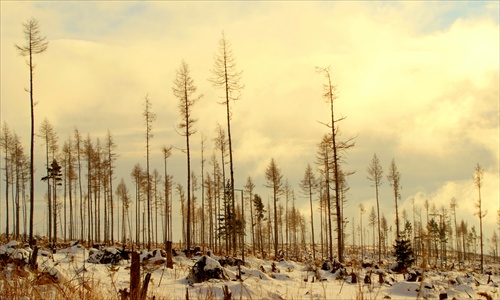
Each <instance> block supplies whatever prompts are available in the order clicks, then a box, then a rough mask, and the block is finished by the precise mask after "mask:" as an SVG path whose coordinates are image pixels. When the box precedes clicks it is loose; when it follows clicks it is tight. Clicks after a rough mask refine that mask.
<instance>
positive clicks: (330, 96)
mask: <svg viewBox="0 0 500 300" xmlns="http://www.w3.org/2000/svg"><path fill="white" fill-rule="evenodd" d="M317 71H318V72H320V73H323V74H324V75H325V78H326V79H327V81H328V83H327V84H325V85H324V86H323V88H324V90H325V93H324V94H323V97H324V98H325V99H326V101H327V102H328V103H329V104H330V113H331V123H330V124H329V125H328V124H326V125H327V126H328V127H330V129H331V130H332V136H331V139H332V149H333V179H334V182H335V208H336V214H337V218H336V219H337V246H338V247H337V251H338V257H339V261H340V262H341V263H342V262H344V238H343V232H342V230H341V229H342V225H343V224H342V221H343V220H342V209H341V202H340V201H341V200H340V189H341V182H340V176H341V175H340V166H339V163H340V159H339V153H338V152H339V144H338V141H337V138H338V136H337V133H338V126H337V125H336V123H338V122H339V121H341V120H343V119H344V118H340V119H337V120H336V119H335V115H334V109H333V101H334V100H335V99H337V94H336V92H337V89H336V87H335V86H334V85H333V84H332V79H331V76H330V68H317Z"/></svg>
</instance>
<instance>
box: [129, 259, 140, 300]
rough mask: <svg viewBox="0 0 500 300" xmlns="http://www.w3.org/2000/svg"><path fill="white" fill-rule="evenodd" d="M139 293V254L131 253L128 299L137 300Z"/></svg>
mask: <svg viewBox="0 0 500 300" xmlns="http://www.w3.org/2000/svg"><path fill="white" fill-rule="evenodd" d="M140 291H141V257H140V255H139V252H137V251H134V252H132V263H131V265H130V299H139V296H140Z"/></svg>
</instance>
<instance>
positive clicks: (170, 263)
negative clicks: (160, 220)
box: [166, 241, 174, 269]
mask: <svg viewBox="0 0 500 300" xmlns="http://www.w3.org/2000/svg"><path fill="white" fill-rule="evenodd" d="M166 251H167V268H169V269H173V268H174V261H173V260H172V242H171V241H167V249H166Z"/></svg>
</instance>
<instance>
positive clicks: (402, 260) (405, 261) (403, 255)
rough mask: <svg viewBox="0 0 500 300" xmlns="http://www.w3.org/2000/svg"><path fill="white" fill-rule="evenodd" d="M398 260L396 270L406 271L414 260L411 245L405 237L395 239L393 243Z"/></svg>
mask: <svg viewBox="0 0 500 300" xmlns="http://www.w3.org/2000/svg"><path fill="white" fill-rule="evenodd" d="M393 254H394V255H395V256H396V261H397V262H398V268H397V270H398V271H399V272H403V271H406V270H407V269H408V267H410V266H411V265H412V264H413V263H414V262H415V256H414V254H413V249H412V247H411V243H410V240H409V239H407V238H399V239H396V244H394V253H393Z"/></svg>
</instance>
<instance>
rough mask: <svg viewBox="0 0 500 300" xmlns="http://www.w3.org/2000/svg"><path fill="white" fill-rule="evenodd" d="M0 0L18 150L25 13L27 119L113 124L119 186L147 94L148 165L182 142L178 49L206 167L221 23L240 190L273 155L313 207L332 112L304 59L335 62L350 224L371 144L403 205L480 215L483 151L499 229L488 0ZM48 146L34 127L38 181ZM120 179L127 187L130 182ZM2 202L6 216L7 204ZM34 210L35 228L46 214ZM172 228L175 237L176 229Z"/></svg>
mask: <svg viewBox="0 0 500 300" xmlns="http://www.w3.org/2000/svg"><path fill="white" fill-rule="evenodd" d="M0 5H1V67H0V68H1V122H2V123H3V122H7V124H8V125H9V127H10V128H11V129H12V130H13V131H15V132H16V133H17V134H18V135H19V136H21V138H22V142H23V145H24V147H25V149H26V150H27V149H29V125H30V121H29V95H28V94H27V93H26V92H25V91H24V88H25V87H27V86H28V80H29V77H28V75H29V73H28V68H27V66H26V64H25V59H24V58H23V57H20V56H19V55H18V54H17V53H16V51H15V48H14V44H23V43H24V36H23V31H22V22H24V21H25V20H27V19H29V18H30V17H35V18H36V19H37V20H38V21H39V24H40V26H41V32H42V34H43V35H45V36H47V40H48V41H49V42H50V44H49V48H48V50H47V52H46V53H44V54H42V55H39V56H37V57H35V62H36V64H37V68H36V75H35V76H36V77H35V99H36V101H37V102H38V105H37V106H36V128H37V130H38V128H39V125H40V124H41V122H42V121H43V119H44V118H47V119H48V120H49V121H50V122H51V123H52V124H53V125H54V126H55V129H56V131H57V133H58V136H59V141H60V142H59V144H60V146H62V144H63V142H64V141H65V140H66V139H67V138H68V136H69V135H70V134H72V132H73V129H74V128H75V127H76V128H78V129H79V130H80V132H81V133H83V134H84V135H86V134H87V133H89V134H90V136H91V138H92V139H94V140H95V139H96V138H98V137H99V138H100V139H101V141H103V140H104V137H105V134H106V132H107V130H108V129H109V130H110V131H111V133H112V135H113V136H114V138H115V142H116V144H117V146H118V148H117V150H116V151H117V153H118V154H119V157H118V160H117V162H116V164H117V180H116V183H118V181H119V180H120V178H122V177H123V178H124V179H125V180H126V181H127V182H128V183H131V179H130V171H131V170H132V168H133V166H134V165H135V164H136V163H137V162H139V163H141V164H142V165H143V166H145V164H146V162H145V155H146V154H145V138H144V136H145V133H144V131H145V127H144V125H143V123H144V121H143V119H142V115H141V111H142V109H143V104H144V97H145V96H146V95H148V97H149V99H150V100H151V102H152V108H153V111H154V112H155V113H156V114H157V120H156V121H155V123H154V124H153V126H154V129H153V134H154V137H153V140H152V149H153V152H152V154H151V155H152V158H151V159H152V168H158V169H159V170H162V168H163V159H162V154H161V147H162V146H163V145H167V146H168V145H173V146H174V147H176V148H179V149H180V148H183V147H184V140H183V138H182V137H180V136H179V135H178V134H177V133H176V132H175V126H176V124H178V123H179V121H180V118H179V114H178V110H177V99H176V98H175V97H174V96H173V94H172V86H173V84H172V82H173V80H174V76H175V72H176V70H177V69H178V68H179V66H180V64H181V61H182V59H184V60H185V61H186V62H187V63H188V64H189V66H190V68H191V71H192V73H191V75H192V77H193V79H194V83H195V85H196V86H197V87H198V91H199V92H200V93H202V94H204V97H203V98H202V100H201V101H200V102H199V103H198V104H197V105H196V107H195V108H194V115H195V116H196V117H197V118H198V119H199V121H198V123H197V124H196V128H197V130H198V133H197V134H196V135H195V136H193V137H192V142H193V164H194V168H195V170H196V172H197V173H198V174H199V175H201V174H200V172H201V167H200V161H201V157H200V141H201V134H203V135H204V136H206V138H207V141H209V143H207V149H206V150H205V151H206V153H207V156H209V155H211V154H212V148H213V145H212V144H211V139H212V138H214V137H215V127H216V124H217V123H220V124H221V125H223V126H225V110H224V107H223V106H221V105H219V104H217V102H218V101H219V100H220V99H219V97H220V96H221V91H219V90H216V89H214V88H213V87H212V86H211V83H210V82H209V81H208V78H209V77H210V76H211V73H210V69H211V68H212V66H213V55H214V54H215V53H216V52H217V47H218V40H219V38H220V37H221V32H222V31H224V32H225V34H226V37H227V38H228V40H229V41H230V43H231V45H232V49H233V52H234V54H235V56H236V62H237V64H238V68H239V70H241V71H243V75H242V83H243V84H244V85H245V88H244V90H243V91H242V97H241V99H240V100H239V101H237V102H236V103H233V106H232V107H233V108H232V112H233V120H232V130H233V143H234V158H235V181H236V186H237V187H242V186H243V185H244V184H245V181H246V178H247V177H248V176H251V177H252V178H253V180H254V181H255V183H256V185H257V189H256V192H257V193H259V194H261V195H262V196H263V198H264V199H267V197H268V195H270V193H271V192H270V190H269V189H267V188H266V187H265V186H264V184H265V176H264V173H265V168H266V167H267V165H268V164H269V162H270V160H271V158H273V157H274V158H275V160H276V162H277V164H278V166H279V167H280V168H281V169H282V172H283V175H284V177H285V178H287V179H288V180H289V182H290V184H291V185H292V187H293V188H294V189H295V193H296V196H297V203H298V205H299V206H300V207H301V209H302V210H303V212H304V214H306V215H308V202H307V201H306V199H305V198H303V197H302V195H301V193H300V190H299V187H298V183H299V181H300V179H301V178H302V177H303V173H304V170H305V168H306V166H307V164H308V163H311V164H314V162H315V156H316V151H317V144H318V143H319V141H320V140H321V138H322V136H323V134H325V133H327V132H328V128H326V127H325V126H323V125H321V123H320V122H328V120H329V106H328V104H327V103H325V101H324V99H323V98H322V86H323V84H324V83H325V80H324V77H323V76H321V75H320V74H318V73H317V72H316V71H315V67H316V66H321V67H327V66H330V68H331V72H332V76H333V81H334V83H335V84H336V85H337V88H338V96H339V97H338V99H337V100H336V102H335V109H336V114H337V115H338V116H345V117H347V118H346V120H344V121H343V122H342V123H341V131H342V136H343V137H346V138H347V137H354V136H355V137H356V139H355V142H356V146H355V148H353V149H352V150H350V151H349V152H348V154H347V156H346V164H345V165H344V166H343V168H345V169H346V170H349V171H355V172H356V173H355V174H354V175H352V176H350V177H349V179H348V184H349V185H350V187H351V190H350V192H349V196H348V204H347V207H346V217H348V218H349V221H351V219H352V217H355V218H356V221H355V222H356V223H358V222H359V220H358V218H357V217H358V216H359V212H358V205H359V203H364V205H365V207H366V208H367V210H368V211H369V210H370V208H371V206H372V205H375V200H374V199H375V193H374V189H373V188H372V187H371V186H370V184H371V183H370V182H369V181H368V180H367V178H366V177H367V174H366V168H367V166H368V164H369V162H370V161H371V159H372V156H373V153H377V155H378V156H379V158H380V161H381V163H382V166H383V168H384V172H385V174H387V170H388V167H389V164H390V161H391V159H392V158H394V159H395V161H396V163H397V166H398V168H399V171H400V172H401V175H402V186H403V189H402V192H401V193H402V201H401V204H400V205H401V207H402V209H406V210H407V212H408V214H409V216H410V217H411V216H412V215H411V201H410V199H411V198H412V197H413V198H415V200H416V204H417V205H420V206H421V207H422V210H423V202H424V201H425V199H429V201H430V202H431V203H435V205H436V206H437V207H438V208H440V207H441V206H442V205H444V206H445V207H447V208H448V207H449V202H450V199H451V198H452V197H455V198H456V199H457V200H458V204H459V207H458V210H457V213H458V216H457V218H458V219H459V220H460V219H462V218H463V219H464V220H467V221H468V223H469V226H472V225H475V226H476V227H478V226H479V221H478V218H477V217H476V216H474V215H472V212H473V211H474V210H475V208H474V201H475V200H476V199H477V191H476V189H475V188H474V186H473V182H472V175H473V171H474V167H475V165H476V163H479V164H480V165H481V166H482V167H483V168H484V169H485V175H484V180H485V182H484V183H485V184H484V188H483V191H482V196H483V201H484V202H485V204H486V205H485V207H487V208H488V214H487V216H486V218H485V228H486V230H487V233H486V237H488V238H489V237H490V236H491V231H492V230H493V228H496V225H495V224H496V211H497V210H498V209H499V201H500V200H499V199H500V195H499V190H500V187H499V182H500V177H499V161H500V160H499V159H500V155H499V136H500V132H499V54H500V51H499V44H500V40H499V37H500V32H499V14H500V10H499V2H498V1H491V2H479V1H471V2H464V1H457V2H453V1H445V2H427V1H425V2H424V1H423V2H417V1H404V2H394V1H388V2H361V1H356V2H355V1H328V2H326V1H325V2H296V1H292V2H250V1H248V2H247V1H242V2H237V1H235V2H168V1H155V2H133V1H124V2H117V1H108V2H96V1H92V2H84V1H82V2H59V1H57V2H46V1H40V2H29V1H1V2H0ZM43 157H44V147H43V143H42V141H41V140H40V139H38V140H37V141H36V168H37V173H36V175H35V176H36V178H38V177H42V176H43V175H42V171H41V170H43V169H44V165H43V162H44V159H43ZM207 158H208V157H207ZM2 163H3V162H2ZM169 166H170V168H171V171H172V173H173V174H174V181H175V182H177V183H182V184H184V185H185V172H186V171H185V169H186V167H185V155H184V154H183V153H182V152H181V151H176V152H175V153H174V155H173V156H172V157H171V159H170V163H169ZM1 176H2V178H3V176H4V175H3V174H2V175H1ZM384 179H385V178H384ZM3 188H4V187H3V186H2V190H3ZM129 189H130V190H131V192H132V191H133V189H132V185H131V184H130V185H129ZM43 193H44V189H43V187H41V186H38V187H37V190H36V194H37V201H38V202H37V207H38V209H42V208H43V207H44V202H43V200H42V199H43ZM2 195H3V193H2ZM1 197H2V198H1V199H4V198H3V197H4V196H1ZM177 200H178V199H174V201H175V204H174V205H177V207H174V209H177V211H178V208H179V203H177V202H178V201H177ZM381 201H382V204H383V205H382V207H383V208H384V211H383V213H384V214H385V216H386V217H387V218H388V219H389V220H391V224H392V219H393V211H394V208H393V207H394V200H393V198H392V194H391V189H390V186H389V184H388V183H387V180H384V183H383V185H382V189H381ZM0 205H1V206H0V207H1V209H0V210H1V211H2V213H0V224H3V223H4V220H5V219H4V218H5V217H4V213H3V210H4V208H3V207H4V205H5V203H4V201H0ZM176 215H178V214H176ZM367 215H368V214H366V215H365V217H366V218H367ZM36 222H38V223H37V224H39V225H40V226H42V223H43V222H42V220H41V218H40V219H39V220H37V221H36ZM348 226H349V227H348V228H349V232H351V229H350V225H348ZM39 228H41V227H39ZM179 238H180V234H176V233H174V240H176V239H179Z"/></svg>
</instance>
